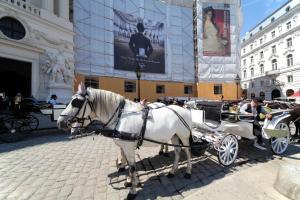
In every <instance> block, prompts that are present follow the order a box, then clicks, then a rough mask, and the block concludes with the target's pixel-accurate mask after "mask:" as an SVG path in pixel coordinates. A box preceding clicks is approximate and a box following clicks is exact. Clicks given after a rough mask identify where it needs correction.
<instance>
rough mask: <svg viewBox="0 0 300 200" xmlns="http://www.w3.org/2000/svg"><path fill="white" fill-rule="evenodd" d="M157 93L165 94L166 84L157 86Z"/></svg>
mask: <svg viewBox="0 0 300 200" xmlns="http://www.w3.org/2000/svg"><path fill="white" fill-rule="evenodd" d="M156 93H157V94H163V93H165V86H164V85H157V86H156Z"/></svg>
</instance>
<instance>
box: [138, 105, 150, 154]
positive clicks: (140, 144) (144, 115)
mask: <svg viewBox="0 0 300 200" xmlns="http://www.w3.org/2000/svg"><path fill="white" fill-rule="evenodd" d="M149 109H150V108H149V107H145V108H144V110H143V111H144V112H143V116H142V118H143V120H144V121H143V126H142V128H141V132H140V135H139V136H138V138H137V140H138V142H137V148H138V149H139V148H140V146H142V144H143V140H144V136H145V132H146V126H147V121H148V120H147V118H148V114H149Z"/></svg>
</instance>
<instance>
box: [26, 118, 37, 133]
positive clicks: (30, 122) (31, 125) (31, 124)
mask: <svg viewBox="0 0 300 200" xmlns="http://www.w3.org/2000/svg"><path fill="white" fill-rule="evenodd" d="M26 122H27V125H28V126H29V128H30V129H31V130H32V131H33V130H36V129H37V128H38V126H39V120H38V118H36V117H35V116H33V115H28V116H27V117H26Z"/></svg>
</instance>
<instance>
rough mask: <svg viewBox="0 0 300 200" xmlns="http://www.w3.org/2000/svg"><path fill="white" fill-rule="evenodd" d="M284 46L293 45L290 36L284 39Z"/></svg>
mask: <svg viewBox="0 0 300 200" xmlns="http://www.w3.org/2000/svg"><path fill="white" fill-rule="evenodd" d="M286 46H287V47H291V46H293V41H292V38H288V39H287V40H286Z"/></svg>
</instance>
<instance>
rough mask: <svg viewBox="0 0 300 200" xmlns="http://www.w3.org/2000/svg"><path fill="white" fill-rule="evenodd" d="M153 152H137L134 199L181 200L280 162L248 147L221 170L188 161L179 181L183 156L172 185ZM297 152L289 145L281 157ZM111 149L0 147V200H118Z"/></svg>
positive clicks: (59, 142) (70, 143)
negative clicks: (186, 174)
mask: <svg viewBox="0 0 300 200" xmlns="http://www.w3.org/2000/svg"><path fill="white" fill-rule="evenodd" d="M158 150H159V148H142V149H141V150H138V151H137V168H138V175H139V179H140V181H141V183H142V188H139V192H138V196H137V199H183V198H184V197H186V196H188V195H190V194H192V193H193V192H195V191H196V190H197V189H198V188H200V187H202V186H204V185H207V184H213V182H214V180H217V179H221V178H223V177H225V176H229V175H231V174H232V173H234V172H235V171H239V170H243V169H244V168H248V167H252V166H254V165H258V164H259V163H261V162H268V161H269V160H271V159H280V157H278V156H272V153H271V152H270V151H258V150H256V149H254V148H253V147H252V146H251V143H250V142H242V144H240V153H239V157H238V159H237V161H236V164H235V165H234V166H232V167H222V166H221V165H219V164H218V161H217V157H216V155H215V152H214V151H211V152H210V151H209V152H206V153H205V155H204V156H202V157H193V160H192V162H193V170H192V178H191V179H190V180H186V179H184V178H183V176H184V170H185V166H186V165H185V164H186V163H185V160H186V159H185V154H184V153H182V154H181V163H180V166H179V168H180V170H179V171H178V174H176V176H175V177H174V178H172V179H168V178H167V177H166V174H167V172H168V171H169V170H170V167H171V166H172V163H173V158H174V153H173V151H171V152H170V157H164V156H159V155H158ZM299 152H300V146H299V145H291V146H290V147H289V149H288V151H287V153H286V154H287V155H291V154H294V153H299ZM116 156H117V147H116V146H115V144H114V143H113V141H112V140H111V139H108V138H104V137H102V136H87V137H82V138H76V139H72V140H71V139H69V136H68V135H66V134H61V135H57V134H56V135H46V136H42V137H37V138H33V139H30V140H26V141H22V142H18V143H14V144H0V199H31V200H34V199H43V200H47V199H63V200H65V199H97V200H99V199H101V200H102V199H113V200H115V199H124V198H125V197H126V196H127V193H128V189H126V188H124V182H125V174H126V172H124V173H118V172H117V169H116V166H115V159H116Z"/></svg>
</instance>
